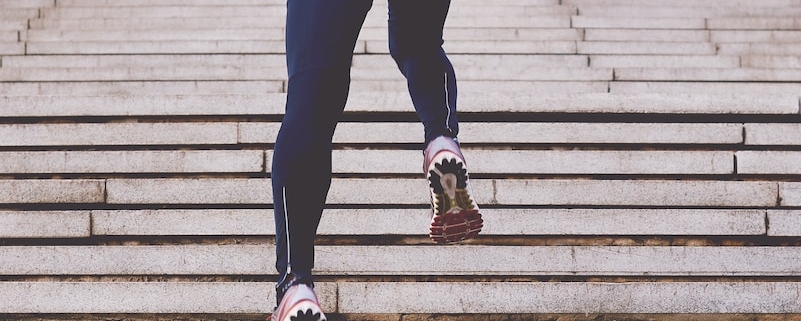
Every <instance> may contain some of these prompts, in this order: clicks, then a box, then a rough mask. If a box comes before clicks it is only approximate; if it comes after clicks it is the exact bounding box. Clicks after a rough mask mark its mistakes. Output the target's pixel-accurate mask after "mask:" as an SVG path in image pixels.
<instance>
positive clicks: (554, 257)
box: [0, 244, 801, 276]
mask: <svg viewBox="0 0 801 321" xmlns="http://www.w3.org/2000/svg"><path fill="white" fill-rule="evenodd" d="M799 251H801V249H798V248H793V247H711V246H701V247H692V246H470V245H465V246H456V247H432V246H427V245H418V246H413V245H405V246H367V245H364V246H318V247H317V248H316V251H315V262H317V264H316V265H315V273H316V274H318V275H566V274H568V275H589V276H606V275H610V276H620V275H649V276H690V275H691V276H798V275H799V273H801V272H798V271H799V268H801V266H799V265H801V263H799V261H798V260H797V259H796V258H797V257H798V255H800V254H801V253H799ZM274 253H275V251H274V247H273V246H268V245H242V244H236V245H154V246H147V245H142V246H4V247H2V248H0V262H1V263H2V264H1V265H0V272H2V273H3V274H5V275H151V274H152V275H255V274H262V273H265V272H268V271H272V269H273V264H274V262H275V257H274V255H275V254H274ZM364 257H370V258H371V259H370V260H369V261H366V262H365V261H364V260H363V259H361V258H364ZM472 258H481V259H472ZM532 261H533V262H536V263H535V264H532Z"/></svg>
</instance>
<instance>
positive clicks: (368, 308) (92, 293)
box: [0, 282, 801, 314]
mask: <svg viewBox="0 0 801 321" xmlns="http://www.w3.org/2000/svg"><path fill="white" fill-rule="evenodd" d="M0 287H2V290H3V292H5V293H19V294H20V297H25V298H28V300H24V301H21V302H20V301H19V300H18V299H16V298H14V299H12V298H8V297H6V299H7V300H3V301H0V311H3V312H6V313H269V312H271V311H272V308H273V305H272V303H273V302H274V299H273V295H274V294H273V291H272V289H271V288H272V284H268V283H261V282H180V283H173V282H125V283H122V282H34V283H26V282H3V283H0ZM316 290H317V292H318V296H319V297H320V299H321V305H322V307H323V310H325V311H336V312H339V313H379V314H380V313H404V314H406V313H583V312H586V311H619V312H617V313H798V312H799V311H801V307H799V303H798V301H797V300H796V298H795V293H796V292H797V291H799V289H798V285H797V284H796V283H793V282H787V283H779V282H722V283H716V282H665V283H646V282H632V283H595V282H566V283H554V282H534V283H531V282H481V283H459V282H338V283H330V282H318V283H317V284H316ZM641 293H649V294H650V295H648V296H642V295H640V294H641ZM454 294H458V295H454ZM131 297H134V298H137V299H136V300H130V299H128V300H126V298H131ZM165 297H168V298H172V299H171V300H164V299H163V298H165ZM632 298H637V299H636V300H635V301H632ZM45 299H47V300H48V302H49V304H47V305H45V306H41V305H39V304H37V302H41V300H45ZM432 301H436V302H439V303H438V304H436V305H433V306H432V304H431V302H432ZM509 302H518V303H519V304H516V305H515V306H514V307H513V308H510V307H509V305H508V303H509ZM555 307H556V308H555ZM666 311H667V312H666Z"/></svg>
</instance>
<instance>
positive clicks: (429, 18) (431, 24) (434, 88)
mask: <svg viewBox="0 0 801 321" xmlns="http://www.w3.org/2000/svg"><path fill="white" fill-rule="evenodd" d="M449 7H450V0H389V22H388V25H389V51H390V54H391V55H392V58H393V59H394V60H395V62H396V63H397V65H398V68H399V69H400V71H401V72H402V73H403V75H404V76H405V77H406V79H407V85H408V88H409V94H410V95H411V98H412V102H413V103H414V107H415V110H416V112H417V115H418V116H419V117H420V120H421V121H422V122H423V125H424V128H425V142H426V143H428V142H430V141H432V140H433V139H434V138H437V137H439V136H448V137H452V138H455V137H456V135H457V134H458V132H459V124H458V121H457V119H456V75H455V73H454V70H453V66H452V65H451V62H450V60H448V57H447V56H446V55H445V51H444V50H443V49H442V43H443V40H442V29H443V25H444V24H445V18H446V17H447V15H448V9H449Z"/></svg>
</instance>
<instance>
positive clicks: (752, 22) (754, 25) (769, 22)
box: [707, 17, 801, 30]
mask: <svg viewBox="0 0 801 321" xmlns="http://www.w3.org/2000/svg"><path fill="white" fill-rule="evenodd" d="M707 28H709V29H734V30H798V29H801V19H798V18H792V17H787V18H785V17H727V18H710V19H707Z"/></svg>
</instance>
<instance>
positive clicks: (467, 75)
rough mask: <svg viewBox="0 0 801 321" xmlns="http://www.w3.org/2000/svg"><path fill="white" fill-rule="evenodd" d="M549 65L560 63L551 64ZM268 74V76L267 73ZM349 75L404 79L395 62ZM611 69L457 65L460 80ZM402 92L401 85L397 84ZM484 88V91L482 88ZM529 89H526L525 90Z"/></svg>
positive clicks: (546, 77)
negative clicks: (392, 64) (391, 64)
mask: <svg viewBox="0 0 801 321" xmlns="http://www.w3.org/2000/svg"><path fill="white" fill-rule="evenodd" d="M551 66H559V65H556V64H553V65H551ZM268 77H269V76H268ZM351 77H352V79H355V80H374V81H385V80H390V81H399V82H405V78H403V74H401V73H400V71H398V68H397V67H396V66H384V67H380V68H353V69H352V70H351ZM611 79H612V73H611V69H607V68H587V67H586V65H585V66H583V67H578V68H575V67H537V66H525V65H516V66H515V65H503V66H485V65H476V66H465V67H462V68H460V69H459V80H474V81H504V82H505V81H572V82H576V81H605V80H611ZM396 91H398V92H405V91H407V89H406V88H405V86H404V87H400V88H397V90H396ZM483 92H487V91H483ZM527 92H528V91H527Z"/></svg>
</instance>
